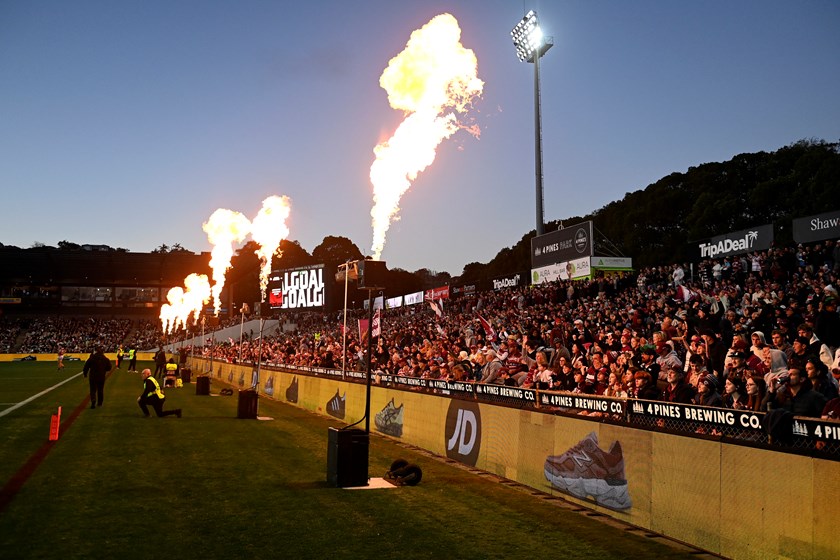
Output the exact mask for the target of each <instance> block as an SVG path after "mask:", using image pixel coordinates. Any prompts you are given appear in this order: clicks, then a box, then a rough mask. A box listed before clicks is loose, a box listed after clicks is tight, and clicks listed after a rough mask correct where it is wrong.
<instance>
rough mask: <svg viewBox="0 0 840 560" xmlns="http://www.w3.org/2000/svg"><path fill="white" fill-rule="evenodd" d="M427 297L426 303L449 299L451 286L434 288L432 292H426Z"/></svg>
mask: <svg viewBox="0 0 840 560" xmlns="http://www.w3.org/2000/svg"><path fill="white" fill-rule="evenodd" d="M425 297H426V301H429V300H436V299H449V286H443V287H440V288H434V289H432V290H426V295H425Z"/></svg>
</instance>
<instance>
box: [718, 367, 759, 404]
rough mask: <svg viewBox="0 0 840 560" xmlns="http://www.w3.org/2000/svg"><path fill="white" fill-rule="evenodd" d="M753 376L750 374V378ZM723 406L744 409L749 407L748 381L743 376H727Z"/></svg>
mask: <svg viewBox="0 0 840 560" xmlns="http://www.w3.org/2000/svg"><path fill="white" fill-rule="evenodd" d="M752 378H753V376H752V375H750V376H749V379H752ZM723 406H724V407H726V408H734V409H736V410H743V409H745V408H746V407H747V391H746V381H745V379H744V378H742V377H738V376H732V377H727V378H726V383H725V384H724V389H723Z"/></svg>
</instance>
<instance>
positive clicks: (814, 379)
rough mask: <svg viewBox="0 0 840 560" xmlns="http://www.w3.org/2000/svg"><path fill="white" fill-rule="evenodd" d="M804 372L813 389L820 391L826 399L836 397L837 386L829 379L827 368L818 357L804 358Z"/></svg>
mask: <svg viewBox="0 0 840 560" xmlns="http://www.w3.org/2000/svg"><path fill="white" fill-rule="evenodd" d="M805 373H806V374H807V375H808V380H809V381H810V382H811V388H812V389H813V390H814V391H816V392H818V393H821V394H822V396H824V397H825V399H826V400H827V401H830V400H831V399H834V398H837V396H838V392H837V387H836V386H835V385H834V383H833V381H832V380H829V376H828V368H827V367H825V364H823V363H822V361H821V360H820V359H819V358H818V357H816V356H808V358H807V359H806V360H805Z"/></svg>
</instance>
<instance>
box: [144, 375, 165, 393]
mask: <svg viewBox="0 0 840 560" xmlns="http://www.w3.org/2000/svg"><path fill="white" fill-rule="evenodd" d="M146 379H149V380H151V382H152V384H153V385H154V386H155V390H154V391H149V392H148V393H146V396H147V397H151V396H152V395H157V396H158V398H159V399H162V398H164V396H163V391H161V390H160V385H158V382H157V379H155V378H154V377H152V376H149V377H147V378H146ZM145 383H146V382H145V381H144V382H143V384H144V386H145Z"/></svg>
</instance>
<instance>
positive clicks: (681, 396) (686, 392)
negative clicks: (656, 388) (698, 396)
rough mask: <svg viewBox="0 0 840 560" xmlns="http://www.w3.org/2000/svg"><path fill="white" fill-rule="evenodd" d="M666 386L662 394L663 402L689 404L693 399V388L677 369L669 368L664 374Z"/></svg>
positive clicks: (683, 374)
mask: <svg viewBox="0 0 840 560" xmlns="http://www.w3.org/2000/svg"><path fill="white" fill-rule="evenodd" d="M666 376H667V379H668V385H667V386H666V387H665V390H664V391H663V392H662V399H661V400H663V401H667V402H673V403H681V404H689V403H691V399H692V398H693V397H694V393H695V391H694V388H693V387H692V386H691V385H689V384H688V383H687V382H686V381H685V373H684V372H683V370H682V369H679V368H673V367H672V368H669V369H668V372H667V373H666Z"/></svg>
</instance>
